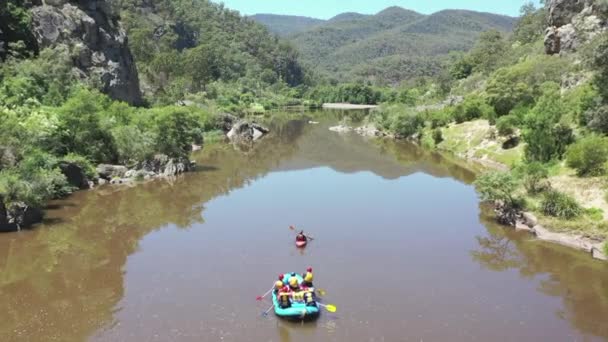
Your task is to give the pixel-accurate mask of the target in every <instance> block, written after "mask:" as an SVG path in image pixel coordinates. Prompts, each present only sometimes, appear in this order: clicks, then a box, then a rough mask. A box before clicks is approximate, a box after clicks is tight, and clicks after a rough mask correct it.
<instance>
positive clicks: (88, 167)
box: [61, 153, 97, 179]
mask: <svg viewBox="0 0 608 342" xmlns="http://www.w3.org/2000/svg"><path fill="white" fill-rule="evenodd" d="M61 160H63V161H65V162H68V163H72V164H76V165H78V167H80V168H81V169H82V171H83V172H84V174H85V175H86V176H87V178H88V179H95V178H97V170H96V168H95V166H93V164H92V163H91V162H90V161H89V160H88V159H87V158H86V157H83V156H81V155H78V154H75V153H68V154H67V155H65V156H64V157H63V158H61Z"/></svg>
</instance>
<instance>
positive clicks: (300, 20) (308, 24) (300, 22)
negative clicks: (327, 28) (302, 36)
mask: <svg viewBox="0 0 608 342" xmlns="http://www.w3.org/2000/svg"><path fill="white" fill-rule="evenodd" d="M249 18H251V19H253V20H254V21H257V22H258V23H260V24H263V25H264V26H266V27H268V30H270V31H271V32H272V33H275V34H277V35H279V36H286V35H289V34H293V33H298V32H302V31H306V30H308V29H310V28H312V27H314V26H316V25H321V24H323V23H325V20H322V19H315V18H309V17H300V16H295V15H276V14H256V15H252V16H250V17H249Z"/></svg>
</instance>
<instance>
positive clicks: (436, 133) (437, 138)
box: [433, 128, 443, 145]
mask: <svg viewBox="0 0 608 342" xmlns="http://www.w3.org/2000/svg"><path fill="white" fill-rule="evenodd" d="M433 141H434V142H435V145H439V144H441V142H443V133H442V132H441V128H435V129H434V130H433Z"/></svg>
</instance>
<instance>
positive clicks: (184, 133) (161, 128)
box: [154, 107, 203, 159]
mask: <svg viewBox="0 0 608 342" xmlns="http://www.w3.org/2000/svg"><path fill="white" fill-rule="evenodd" d="M155 114H156V118H155V124H156V127H155V130H154V133H155V135H156V141H155V149H156V151H158V152H160V153H163V154H166V155H168V156H169V157H173V158H181V159H185V158H188V156H189V155H190V152H191V151H192V144H193V143H198V144H202V142H203V130H202V126H201V125H200V123H199V121H198V118H197V116H196V114H195V113H194V111H193V110H192V109H190V108H186V107H167V108H163V109H159V110H157V111H156V113H155Z"/></svg>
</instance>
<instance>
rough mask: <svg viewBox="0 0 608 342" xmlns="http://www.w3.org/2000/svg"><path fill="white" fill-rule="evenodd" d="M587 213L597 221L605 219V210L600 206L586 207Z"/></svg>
mask: <svg viewBox="0 0 608 342" xmlns="http://www.w3.org/2000/svg"><path fill="white" fill-rule="evenodd" d="M585 215H587V216H588V217H589V218H590V219H591V220H593V221H596V222H599V221H603V220H604V211H603V210H602V209H600V208H589V209H585Z"/></svg>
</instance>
